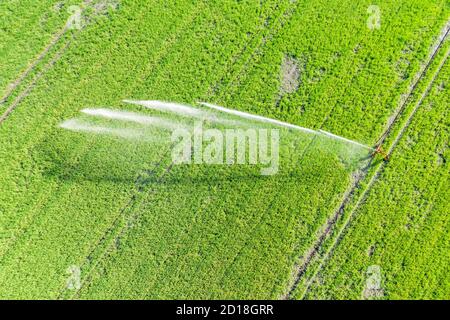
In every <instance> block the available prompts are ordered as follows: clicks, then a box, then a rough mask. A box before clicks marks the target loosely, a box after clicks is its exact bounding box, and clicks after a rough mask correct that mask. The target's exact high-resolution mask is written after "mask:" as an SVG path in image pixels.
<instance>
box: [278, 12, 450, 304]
mask: <svg viewBox="0 0 450 320" xmlns="http://www.w3.org/2000/svg"><path fill="white" fill-rule="evenodd" d="M445 28H447V30H446V31H445ZM449 34H450V20H449V21H447V23H446V24H445V26H444V32H441V37H440V38H439V41H438V44H437V45H436V46H435V47H434V48H433V50H432V51H431V53H430V55H429V56H428V59H427V60H428V61H426V62H425V65H424V67H423V68H421V70H419V72H418V75H416V76H415V77H414V78H413V85H412V86H411V87H410V89H409V90H408V93H407V96H406V98H405V99H404V101H403V102H402V103H401V104H400V107H399V108H398V109H397V110H396V111H395V112H394V115H395V117H394V120H393V121H392V122H391V123H390V124H389V125H388V127H387V129H386V130H385V131H384V132H383V134H382V135H381V138H380V139H379V140H378V141H379V143H380V142H381V143H383V142H384V141H385V140H386V139H387V137H388V136H389V134H390V132H391V131H392V128H393V127H394V126H395V125H396V123H397V121H398V120H399V119H400V117H401V115H402V113H403V112H404V111H405V109H406V107H407V105H408V104H409V103H410V100H411V98H412V97H413V95H414V92H415V90H416V89H417V88H418V86H419V84H420V82H421V80H422V79H423V77H424V76H425V75H426V73H427V71H428V70H429V68H430V67H431V65H432V63H433V61H434V59H435V57H436V56H437V54H438V52H439V51H440V49H441V48H442V46H443V44H444V43H445V41H446V40H447V37H448V35H449ZM447 57H448V53H447V54H446V57H445V58H444V62H442V64H441V65H440V66H439V68H438V70H437V71H436V73H435V74H434V76H433V78H432V80H431V83H430V84H429V87H431V86H432V85H433V82H434V80H435V79H436V77H437V75H438V74H439V72H440V70H441V68H442V66H443V65H444V63H445V61H446V59H447ZM428 92H429V88H427V90H426V92H424V93H423V94H422V97H421V99H420V102H418V104H417V105H416V108H414V110H413V111H412V113H411V114H410V116H409V121H408V122H407V124H405V127H403V128H402V131H401V134H402V136H403V132H404V131H405V130H406V129H407V128H406V126H408V125H409V123H410V121H411V120H412V118H413V116H414V114H415V113H416V111H417V109H418V107H419V106H420V104H421V102H422V101H423V99H424V98H425V97H426V95H427V94H428ZM397 138H398V139H396V140H397V142H398V141H399V140H400V139H401V136H400V137H397ZM394 147H395V145H392V146H391V148H390V149H389V151H388V154H389V155H390V154H392V152H393V151H394ZM372 161H373V160H370V161H369V163H368V164H367V166H366V167H364V168H363V169H362V170H361V175H358V177H357V178H356V180H354V181H353V183H352V185H351V186H350V187H349V188H348V189H347V191H346V192H345V195H344V198H343V200H342V201H341V204H340V205H339V208H338V209H337V210H336V211H335V213H334V214H333V215H332V216H331V218H330V219H328V221H327V222H326V224H325V225H324V226H322V228H321V229H322V230H323V231H322V233H320V234H319V235H318V238H316V241H315V243H313V245H312V247H311V248H310V249H309V250H308V251H307V253H306V256H305V258H303V259H302V260H303V263H302V264H301V265H299V266H297V268H296V269H297V271H296V272H295V273H294V274H296V275H295V277H294V280H293V281H292V282H291V283H290V286H289V287H288V289H287V290H286V294H285V295H284V296H282V298H284V299H292V296H293V294H294V292H295V290H296V289H297V287H298V285H299V284H300V281H301V279H302V277H303V275H304V274H305V273H306V271H307V269H308V267H309V265H310V264H311V262H312V260H313V259H314V258H315V257H316V255H317V254H318V253H319V251H320V249H321V248H322V245H323V244H324V242H325V240H326V239H327V237H328V236H329V235H330V234H331V232H332V230H333V228H334V226H335V225H336V223H337V221H338V220H339V218H340V217H341V216H342V215H343V213H344V211H345V208H346V206H347V205H348V204H349V203H350V201H351V200H352V199H353V197H354V195H355V193H356V192H357V190H358V189H359V187H360V184H361V183H362V181H363V180H365V178H366V177H367V174H368V172H369V170H370V167H371V165H372ZM382 167H383V165H381V167H379V168H378V169H377V170H376V172H375V173H374V175H373V176H372V178H371V180H370V181H369V185H370V187H371V185H372V184H373V183H374V182H375V180H376V178H377V175H378V171H379V170H380V169H381V168H382ZM374 178H375V179H374ZM369 185H368V186H366V188H365V191H364V192H363V195H365V194H366V191H367V192H368V191H369V190H367V188H369ZM369 189H370V188H369ZM363 195H362V196H363ZM362 200H363V199H361V198H360V199H359V200H358V202H357V204H356V205H355V206H356V207H355V208H354V210H356V208H357V207H358V206H359V204H360V202H361V201H362ZM354 210H352V211H351V213H350V215H353V212H354ZM349 222H350V221H348V219H347V220H346V221H345V223H344V227H343V228H342V229H341V230H340V231H339V233H338V237H340V236H341V234H342V231H343V229H344V228H346V225H347V224H348V223H349ZM319 230H320V229H319ZM335 244H337V243H333V245H332V246H335ZM321 267H322V264H320V266H319V267H318V270H320V269H321ZM316 275H317V272H316V273H314V275H313V278H312V279H311V280H310V282H309V283H308V284H307V286H306V289H305V292H304V294H303V296H302V299H303V298H304V296H305V295H306V293H307V291H308V290H309V286H310V284H311V281H312V280H314V277H315V276H316Z"/></svg>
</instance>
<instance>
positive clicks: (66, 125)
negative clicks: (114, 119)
mask: <svg viewBox="0 0 450 320" xmlns="http://www.w3.org/2000/svg"><path fill="white" fill-rule="evenodd" d="M59 126H60V127H61V128H63V129H67V130H71V131H76V132H89V133H95V134H101V135H110V136H115V137H119V138H125V139H138V138H140V137H142V133H141V132H139V131H138V130H131V129H119V128H110V127H104V126H99V125H93V124H91V123H89V122H85V121H80V120H78V119H71V120H67V121H65V122H63V123H61V124H60V125H59Z"/></svg>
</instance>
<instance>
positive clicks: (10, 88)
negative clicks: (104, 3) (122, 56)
mask: <svg viewBox="0 0 450 320" xmlns="http://www.w3.org/2000/svg"><path fill="white" fill-rule="evenodd" d="M91 2H92V0H84V1H83V6H85V9H86V7H88V6H89V5H90V4H91ZM85 9H83V10H85ZM82 29H83V27H82V28H80V29H79V30H78V31H79V32H81V30H82ZM69 30H72V28H71V21H69V20H68V21H66V23H65V24H64V26H63V27H62V28H61V29H60V30H59V31H58V32H56V34H55V35H54V36H53V37H52V39H51V41H50V43H49V44H48V45H47V46H45V48H44V49H43V50H42V51H41V52H40V53H39V54H38V55H37V57H36V58H35V59H34V60H33V61H32V62H31V64H29V66H28V67H27V68H26V69H25V70H24V71H23V72H22V73H21V74H20V75H19V77H18V78H17V79H16V80H14V82H13V83H12V84H10V85H9V86H8V89H7V91H6V93H5V95H4V96H3V97H2V98H1V99H0V105H2V104H4V103H5V102H7V101H8V100H9V99H10V98H11V97H12V96H13V93H14V91H15V90H16V89H17V88H19V86H21V85H22V83H24V82H25V80H26V79H27V78H28V76H30V75H31V74H32V73H33V71H35V70H36V69H37V67H38V65H39V64H40V63H41V62H43V61H44V60H45V58H46V57H47V56H48V55H49V54H50V52H51V51H52V49H53V48H54V47H56V45H57V44H58V43H59V42H60V41H61V39H63V37H64V35H65V34H66V33H67V32H68V31H69ZM74 34H75V31H73V30H72V38H71V39H70V40H68V42H67V43H66V44H65V45H64V46H63V47H62V49H60V50H58V51H57V52H56V53H55V54H54V55H53V58H52V59H51V60H50V62H49V63H47V64H46V65H45V66H44V68H43V70H42V71H40V72H39V73H38V74H37V75H36V76H35V77H34V79H33V80H32V81H31V83H30V84H29V85H28V86H27V87H26V88H24V90H23V91H22V92H20V93H19V94H18V96H17V98H16V99H15V100H14V101H13V102H12V103H11V105H10V106H9V107H8V108H7V109H6V111H5V112H4V113H3V114H2V115H1V116H0V125H1V124H2V123H3V121H5V120H6V119H7V118H8V116H9V115H10V114H11V113H12V112H13V111H14V109H16V108H17V106H18V105H19V104H20V103H21V102H22V100H23V99H25V98H26V97H27V96H28V95H29V94H30V92H31V91H32V90H33V88H34V87H35V86H36V83H37V82H38V80H40V79H41V78H42V77H43V76H44V75H45V74H46V73H47V72H48V71H49V70H50V69H51V68H52V67H53V66H54V65H55V64H56V62H58V60H59V59H60V58H61V57H62V55H63V54H64V52H65V51H66V50H67V48H68V47H69V45H70V44H71V42H72V40H73V38H74V37H75V35H74Z"/></svg>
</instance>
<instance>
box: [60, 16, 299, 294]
mask: <svg viewBox="0 0 450 320" xmlns="http://www.w3.org/2000/svg"><path fill="white" fill-rule="evenodd" d="M289 11H292V8H289V10H286V11H285V12H283V13H282V14H281V15H280V16H282V15H283V16H285V15H286V12H289ZM280 16H278V17H280ZM190 17H191V18H192V17H193V15H191V16H190ZM263 31H266V29H262V31H261V33H262V32H263ZM269 31H272V30H271V29H269ZM257 36H258V34H257V35H255V37H257ZM270 36H273V34H271V35H270ZM255 37H252V39H251V40H250V41H253V40H254V38H255ZM263 43H265V42H264V41H263V42H261V43H260V45H258V46H257V48H255V49H253V50H252V53H251V55H250V57H249V58H248V59H247V60H246V62H245V64H247V63H249V61H250V60H251V58H252V57H253V56H254V53H255V52H256V51H257V50H258V49H259V48H260V47H261V45H262V44H263ZM247 47H248V44H246V45H245V46H244V50H243V51H245V49H246V48H247ZM243 51H242V50H241V52H240V53H239V54H238V59H239V57H240V56H242V55H243ZM232 66H233V63H230V64H229V66H228V67H232ZM243 69H244V67H242V68H240V69H239V71H238V74H240V73H242V72H243ZM238 77H239V75H237V76H236V77H235V78H234V79H233V80H232V81H231V82H230V84H231V83H232V82H233V81H235V80H236V79H237V78H238ZM225 92H226V91H223V93H222V94H225ZM172 166H173V163H171V164H170V165H169V167H168V168H166V171H165V172H164V174H163V175H162V176H161V177H160V178H159V179H161V180H162V179H163V178H164V177H165V175H166V174H168V173H169V172H170V169H171V168H172ZM156 169H157V168H155V170H156ZM135 198H136V195H133V196H132V198H131V199H130V201H128V203H127V204H126V205H125V206H124V208H122V209H121V212H125V211H126V210H127V209H128V208H129V207H130V206H132V205H133V204H134V200H135ZM120 217H121V214H120V215H119V216H118V217H117V219H116V220H115V221H114V222H113V226H112V227H110V228H109V229H108V231H107V233H111V232H113V228H114V225H115V224H116V223H117V222H118V219H119V218H120ZM122 231H123V229H121V230H119V233H120V232H122ZM106 237H107V234H106V233H105V235H104V236H103V237H102V239H101V240H100V241H99V242H98V244H97V245H96V246H94V248H93V249H92V251H91V254H90V255H88V257H87V259H86V260H87V261H89V257H90V256H91V255H92V254H93V253H94V252H95V251H96V249H97V248H98V247H99V246H101V243H102V242H104V241H105V240H106ZM112 238H113V239H114V238H115V237H114V236H112ZM109 248H110V245H107V246H106V248H105V251H104V252H103V253H102V254H101V255H100V258H99V259H98V260H97V263H96V264H95V265H94V266H93V267H92V269H90V271H89V273H88V275H91V274H92V273H93V272H94V271H95V269H96V267H97V266H98V265H99V264H100V263H101V262H102V261H103V258H104V257H106V255H107V254H108V252H109ZM81 269H82V266H81ZM88 283H90V280H88V278H87V279H86V280H85V281H83V283H82V285H81V288H80V290H78V291H77V292H75V293H74V295H73V296H72V299H74V298H76V297H77V296H79V294H80V291H81V290H82V289H83V288H84V287H85V286H86V284H88ZM63 293H64V288H63V289H61V290H60V295H59V297H58V299H61V297H62V295H63Z"/></svg>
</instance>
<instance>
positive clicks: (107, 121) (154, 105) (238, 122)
mask: <svg viewBox="0 0 450 320" xmlns="http://www.w3.org/2000/svg"><path fill="white" fill-rule="evenodd" d="M124 103H126V104H128V105H138V106H141V107H144V108H145V110H148V111H149V112H151V114H147V113H145V110H144V112H132V111H128V110H113V109H106V108H87V109H82V110H81V115H80V117H77V118H74V119H69V120H67V121H64V122H63V123H61V124H60V128H62V129H65V130H69V131H74V132H78V133H86V134H88V135H95V136H104V137H105V138H106V137H110V138H111V137H112V138H117V139H119V140H120V139H123V140H125V141H128V142H127V143H130V141H134V142H136V143H143V144H147V145H148V146H153V148H154V149H156V150H158V149H170V148H171V146H172V145H173V140H172V133H173V132H174V131H175V130H178V129H181V130H187V131H193V130H194V128H195V127H196V125H198V123H199V122H200V123H201V124H202V126H204V128H205V129H215V130H219V131H221V132H226V131H227V130H243V131H242V132H243V133H245V131H244V130H248V129H262V128H264V129H276V130H279V131H280V143H279V148H280V152H279V156H280V162H281V164H280V167H281V171H280V174H281V175H283V174H287V175H296V174H297V173H298V171H297V167H298V166H299V165H304V164H305V163H309V162H311V161H312V162H314V161H323V160H320V159H321V158H323V157H328V158H330V159H335V160H333V161H336V162H337V165H342V166H343V167H344V168H346V170H348V171H354V170H357V169H359V168H361V167H362V166H363V165H364V163H365V160H367V159H368V157H369V155H370V152H371V151H372V148H370V147H368V146H366V145H364V144H361V143H359V142H356V141H352V140H349V139H346V138H344V137H340V136H337V135H334V134H332V133H329V132H325V131H322V130H319V131H316V130H313V129H309V128H304V127H300V126H297V125H293V124H289V123H286V122H282V121H279V120H275V119H270V118H266V117H262V116H259V115H253V114H249V113H245V112H242V111H237V110H232V109H228V108H225V107H221V106H217V105H214V104H210V103H205V102H200V103H199V106H198V107H193V106H190V105H184V104H178V103H172V102H163V101H157V100H151V101H143V100H124ZM155 113H156V115H155ZM108 144H109V142H108V143H106V145H108ZM115 144H116V149H117V145H120V141H119V142H117V141H115ZM202 144H206V143H205V142H203V141H202ZM247 147H249V146H247ZM277 147H278V146H277ZM150 148H151V147H150ZM119 149H120V148H119ZM152 152H154V151H151V152H149V153H152ZM169 156H170V154H169ZM246 156H247V157H248V151H247V153H246ZM118 158H120V157H118ZM105 161H106V160H105ZM142 161H144V162H145V161H146V160H145V158H143V159H142ZM123 165H127V164H126V161H125V162H124V164H123ZM199 165H203V164H199V163H197V167H198V166H199ZM97 166H98V165H97ZM192 166H193V165H187V166H186V165H184V166H181V167H180V168H183V169H184V170H190V169H189V168H192ZM93 167H95V166H93ZM208 167H209V169H213V170H216V171H217V172H220V171H221V170H220V169H221V166H217V165H211V164H209V165H208ZM225 167H227V169H226V170H228V172H230V171H233V170H232V169H230V166H225ZM234 167H237V170H236V171H235V174H236V177H237V176H240V174H239V173H241V174H242V173H244V174H243V176H242V177H241V178H243V179H245V178H247V177H253V178H254V176H255V175H257V174H255V172H254V169H255V167H256V168H260V167H261V166H258V165H257V164H256V166H253V167H252V166H250V165H249V164H247V165H246V164H240V165H236V164H235V165H234ZM209 169H208V170H209ZM195 172H196V174H197V176H196V177H195V178H194V180H199V181H202V180H203V179H209V178H203V177H201V172H202V170H197V171H195ZM205 172H206V171H205ZM208 172H209V171H208ZM203 174H205V173H203ZM302 174H304V172H303V173H302ZM180 176H183V174H181V173H180ZM186 176H189V175H186ZM223 176H227V175H225V174H224V175H220V174H219V175H216V179H218V180H221V178H222V177H223ZM109 178H110V179H113V178H111V177H109ZM189 179H191V180H192V179H193V177H192V176H191V177H189Z"/></svg>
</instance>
